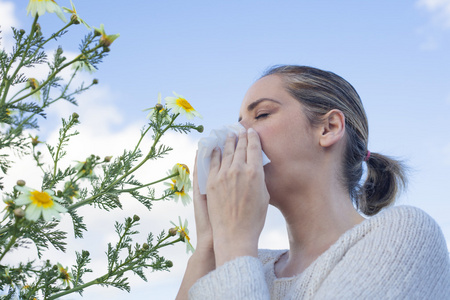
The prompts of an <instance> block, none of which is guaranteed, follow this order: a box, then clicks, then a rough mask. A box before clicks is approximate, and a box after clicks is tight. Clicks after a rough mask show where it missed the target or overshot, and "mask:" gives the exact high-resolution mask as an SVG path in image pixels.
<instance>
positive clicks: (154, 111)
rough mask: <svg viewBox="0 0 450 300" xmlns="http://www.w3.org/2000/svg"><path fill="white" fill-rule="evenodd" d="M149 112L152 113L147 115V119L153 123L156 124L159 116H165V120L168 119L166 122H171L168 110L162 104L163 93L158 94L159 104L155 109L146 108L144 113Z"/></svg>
mask: <svg viewBox="0 0 450 300" xmlns="http://www.w3.org/2000/svg"><path fill="white" fill-rule="evenodd" d="M147 110H149V111H150V112H149V113H148V115H147V119H150V120H152V121H153V122H156V117H157V115H158V114H164V118H165V119H166V121H170V117H169V115H168V114H167V110H166V109H165V108H164V106H163V105H162V104H161V93H158V103H157V104H156V105H155V106H154V107H150V108H146V109H144V110H143V111H147Z"/></svg>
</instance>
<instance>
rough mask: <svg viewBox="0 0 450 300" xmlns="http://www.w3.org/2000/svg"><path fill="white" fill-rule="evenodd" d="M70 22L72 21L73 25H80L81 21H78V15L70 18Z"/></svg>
mask: <svg viewBox="0 0 450 300" xmlns="http://www.w3.org/2000/svg"><path fill="white" fill-rule="evenodd" d="M70 21H72V23H73V24H80V21H78V17H77V15H76V14H73V15H72V16H70Z"/></svg>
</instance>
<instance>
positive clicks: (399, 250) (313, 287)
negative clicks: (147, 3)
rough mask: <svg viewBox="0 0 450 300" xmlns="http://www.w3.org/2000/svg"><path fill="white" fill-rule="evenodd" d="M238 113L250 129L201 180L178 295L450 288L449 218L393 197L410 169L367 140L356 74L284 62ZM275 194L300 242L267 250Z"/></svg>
mask: <svg viewBox="0 0 450 300" xmlns="http://www.w3.org/2000/svg"><path fill="white" fill-rule="evenodd" d="M239 121H240V122H241V124H242V125H243V126H244V127H245V128H246V129H247V132H241V133H240V134H239V137H238V139H237V142H236V138H235V137H234V136H229V137H228V139H227V142H226V144H225V147H224V150H223V153H220V150H215V151H213V154H212V156H211V168H210V174H209V177H208V184H207V194H206V196H202V195H200V193H199V191H198V188H197V184H196V183H195V182H194V187H196V189H195V190H194V207H195V218H196V224H197V235H198V242H197V249H196V251H195V253H194V254H193V255H192V257H191V258H190V260H189V263H188V266H187V269H186V273H185V276H184V278H183V282H182V285H181V288H180V291H179V294H178V297H177V298H178V299H187V298H188V294H189V298H190V299H312V298H314V299H375V298H376V299H415V298H417V299H446V298H450V263H449V254H448V250H447V248H446V244H445V240H444V237H443V235H442V232H441V230H440V228H439V226H438V225H437V224H436V223H435V221H434V220H432V219H431V218H430V217H429V216H428V215H426V214H425V213H424V212H423V211H421V210H419V209H417V208H413V207H407V206H399V207H392V208H386V209H383V208H385V207H387V206H389V205H390V204H392V203H393V201H394V199H395V197H396V195H397V192H398V191H399V190H400V189H401V188H402V187H403V186H404V184H405V174H404V170H403V168H402V166H401V164H400V163H399V162H397V161H395V160H392V159H390V158H388V157H386V156H383V155H381V154H377V153H371V152H370V151H369V150H368V149H367V144H368V124H367V118H366V115H365V112H364V109H363V106H362V103H361V100H360V99H359V96H358V94H357V92H356V91H355V90H354V88H353V87H352V86H351V85H350V84H349V83H348V82H347V81H345V80H344V79H342V78H341V77H339V76H337V75H336V74H334V73H331V72H326V71H322V70H318V69H315V68H310V67H300V66H280V67H275V68H273V69H271V70H269V71H268V72H267V73H266V74H265V75H264V76H263V77H262V78H260V79H259V80H258V81H257V82H256V83H254V84H253V86H251V87H250V89H249V90H248V92H247V94H246V95H245V97H244V100H243V103H242V107H241V109H240V117H239ZM261 149H264V152H265V153H266V154H267V156H268V157H269V159H270V160H271V163H270V164H268V165H266V166H264V167H263V166H262V158H261ZM363 163H366V165H367V178H366V179H365V182H364V183H363V184H362V185H360V179H361V176H362V174H363ZM195 180H196V175H195V174H194V181H195ZM269 204H271V205H273V206H275V207H277V208H278V209H279V210H280V211H281V213H282V214H283V216H284V218H285V219H286V224H287V229H288V235H289V250H278V251H276V250H259V251H258V248H257V246H258V239H259V235H260V233H261V230H262V228H263V226H264V221H265V215H266V212H267V208H268V205H269ZM355 207H356V209H355ZM380 211H381V212H380ZM378 213H379V214H378ZM361 214H362V215H366V216H373V217H370V218H367V219H366V218H364V217H362V216H361Z"/></svg>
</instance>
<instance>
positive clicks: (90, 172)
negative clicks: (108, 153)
mask: <svg viewBox="0 0 450 300" xmlns="http://www.w3.org/2000/svg"><path fill="white" fill-rule="evenodd" d="M94 163H95V162H93V161H92V159H91V158H88V159H86V160H85V161H79V162H78V163H77V164H76V165H75V167H73V168H74V169H75V170H76V171H78V173H77V177H79V178H81V177H88V178H94V177H95V175H94V167H95V164H94Z"/></svg>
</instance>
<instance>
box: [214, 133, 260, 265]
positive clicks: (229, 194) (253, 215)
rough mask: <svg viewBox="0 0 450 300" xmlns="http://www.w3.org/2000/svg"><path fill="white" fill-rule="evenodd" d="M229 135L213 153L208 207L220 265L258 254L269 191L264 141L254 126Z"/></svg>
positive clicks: (217, 259) (217, 260)
mask: <svg viewBox="0 0 450 300" xmlns="http://www.w3.org/2000/svg"><path fill="white" fill-rule="evenodd" d="M235 143H236V138H235V136H229V137H228V138H227V141H226V143H225V146H224V150H223V155H222V160H221V159H220V151H219V150H215V151H214V152H213V154H212V156H211V167H210V173H209V177H208V183H207V199H208V200H207V203H208V205H207V207H208V213H209V217H210V221H211V226H212V231H213V240H214V252H215V255H216V265H221V264H223V263H224V262H226V261H228V260H230V259H233V258H235V257H238V256H244V255H252V256H257V251H258V239H259V235H260V234H261V231H262V229H263V226H264V222H265V217H266V213H267V208H268V205H269V193H268V191H267V187H266V185H265V181H264V169H263V166H262V154H261V143H260V140H259V136H258V134H257V133H256V131H254V130H253V129H249V130H248V134H247V133H246V132H245V131H243V132H241V133H240V134H239V139H238V142H237V145H236V146H235Z"/></svg>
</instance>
